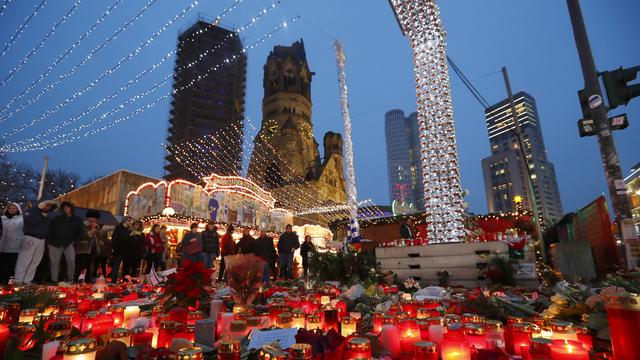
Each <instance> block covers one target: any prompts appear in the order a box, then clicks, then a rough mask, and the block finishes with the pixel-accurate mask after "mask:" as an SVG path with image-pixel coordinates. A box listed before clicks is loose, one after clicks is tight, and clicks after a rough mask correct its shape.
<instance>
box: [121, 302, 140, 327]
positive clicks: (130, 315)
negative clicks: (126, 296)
mask: <svg viewBox="0 0 640 360" xmlns="http://www.w3.org/2000/svg"><path fill="white" fill-rule="evenodd" d="M139 317H140V308H139V307H138V306H127V307H126V308H125V309H124V316H123V324H127V323H129V322H130V321H134V320H136V319H137V318H139Z"/></svg>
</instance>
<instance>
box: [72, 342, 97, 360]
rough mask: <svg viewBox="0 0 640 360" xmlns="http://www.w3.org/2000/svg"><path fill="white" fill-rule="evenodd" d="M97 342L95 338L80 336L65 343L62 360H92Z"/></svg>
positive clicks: (94, 356)
mask: <svg viewBox="0 0 640 360" xmlns="http://www.w3.org/2000/svg"><path fill="white" fill-rule="evenodd" d="M97 348H98V346H97V343H96V340H95V339H91V338H81V339H77V340H71V341H69V342H68V343H67V350H66V351H65V353H64V357H63V359H64V360H94V359H95V358H96V351H97Z"/></svg>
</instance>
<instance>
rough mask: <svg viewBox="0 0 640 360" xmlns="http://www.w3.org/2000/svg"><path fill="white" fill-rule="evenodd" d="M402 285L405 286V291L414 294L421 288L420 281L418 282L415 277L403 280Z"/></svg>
mask: <svg viewBox="0 0 640 360" xmlns="http://www.w3.org/2000/svg"><path fill="white" fill-rule="evenodd" d="M402 286H403V287H404V291H405V292H408V293H411V294H413V293H414V292H416V291H418V290H420V283H418V282H417V281H416V280H415V279H414V278H411V277H410V278H407V279H406V280H405V281H403V282H402Z"/></svg>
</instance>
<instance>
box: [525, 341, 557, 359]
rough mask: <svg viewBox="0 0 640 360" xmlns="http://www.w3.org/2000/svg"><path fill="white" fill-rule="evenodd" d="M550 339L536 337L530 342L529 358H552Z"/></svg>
mask: <svg viewBox="0 0 640 360" xmlns="http://www.w3.org/2000/svg"><path fill="white" fill-rule="evenodd" d="M552 343H553V342H552V341H551V340H550V339H544V338H534V339H531V341H530V342H529V344H530V345H529V359H528V360H551V344H552Z"/></svg>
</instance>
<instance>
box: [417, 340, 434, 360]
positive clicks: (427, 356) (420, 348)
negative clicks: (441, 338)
mask: <svg viewBox="0 0 640 360" xmlns="http://www.w3.org/2000/svg"><path fill="white" fill-rule="evenodd" d="M413 360H438V346H437V345H436V344H435V343H432V342H429V341H418V342H417V343H415V344H413Z"/></svg>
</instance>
